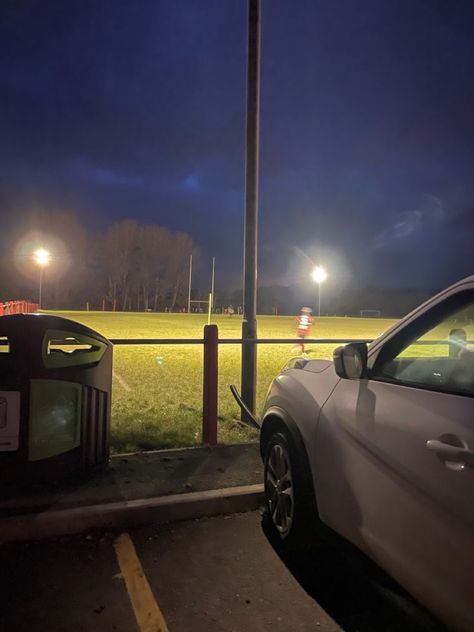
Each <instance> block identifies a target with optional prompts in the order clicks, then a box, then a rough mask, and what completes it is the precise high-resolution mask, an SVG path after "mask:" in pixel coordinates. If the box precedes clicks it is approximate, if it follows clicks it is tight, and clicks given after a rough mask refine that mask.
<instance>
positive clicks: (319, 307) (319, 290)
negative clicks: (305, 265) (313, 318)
mask: <svg viewBox="0 0 474 632" xmlns="http://www.w3.org/2000/svg"><path fill="white" fill-rule="evenodd" d="M318 316H319V317H320V316H321V283H318Z"/></svg>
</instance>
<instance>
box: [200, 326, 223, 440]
mask: <svg viewBox="0 0 474 632" xmlns="http://www.w3.org/2000/svg"><path fill="white" fill-rule="evenodd" d="M218 344H219V330H218V328H217V325H205V327H204V371H203V388H202V440H203V443H207V444H208V445H216V443H217V378H218Z"/></svg>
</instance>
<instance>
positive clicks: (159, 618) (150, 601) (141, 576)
mask: <svg viewBox="0 0 474 632" xmlns="http://www.w3.org/2000/svg"><path fill="white" fill-rule="evenodd" d="M114 547H115V553H116V554H117V560H118V563H119V566H120V571H121V573H122V576H123V579H124V580H125V585H126V587H127V591H128V596H129V597H130V601H131V603H132V608H133V612H134V613H135V618H136V620H137V623H138V627H139V628H140V632H168V626H167V625H166V621H165V619H164V617H163V614H162V613H161V610H160V608H159V606H158V604H157V602H156V600H155V597H154V596H153V593H152V591H151V588H150V584H149V583H148V580H147V578H146V575H145V573H144V572H143V568H142V565H141V564H140V560H139V559H138V555H137V552H136V551H135V547H134V546H133V542H132V540H131V538H130V536H129V535H128V533H122V534H121V535H120V536H119V537H118V538H117V539H116V540H115V543H114Z"/></svg>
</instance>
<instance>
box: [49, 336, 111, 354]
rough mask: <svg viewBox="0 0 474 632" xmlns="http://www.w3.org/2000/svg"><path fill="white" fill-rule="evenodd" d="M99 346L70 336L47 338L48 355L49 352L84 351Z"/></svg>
mask: <svg viewBox="0 0 474 632" xmlns="http://www.w3.org/2000/svg"><path fill="white" fill-rule="evenodd" d="M98 348H99V347H95V348H94V347H93V345H91V344H87V343H83V342H80V341H79V340H77V338H74V337H72V336H65V337H64V338H52V339H50V340H48V348H47V353H48V355H49V354H51V353H81V352H84V351H91V350H94V351H96V350H97V349H98Z"/></svg>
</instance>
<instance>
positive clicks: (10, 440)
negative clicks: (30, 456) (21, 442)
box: [0, 391, 20, 452]
mask: <svg viewBox="0 0 474 632" xmlns="http://www.w3.org/2000/svg"><path fill="white" fill-rule="evenodd" d="M19 434H20V393H19V392H18V391H0V452H12V451H14V450H18V437H19Z"/></svg>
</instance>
